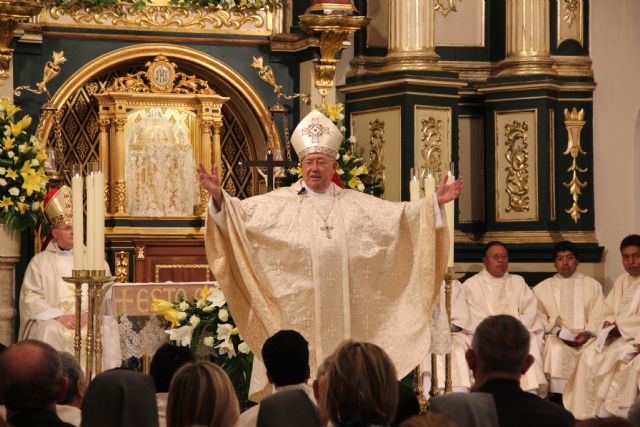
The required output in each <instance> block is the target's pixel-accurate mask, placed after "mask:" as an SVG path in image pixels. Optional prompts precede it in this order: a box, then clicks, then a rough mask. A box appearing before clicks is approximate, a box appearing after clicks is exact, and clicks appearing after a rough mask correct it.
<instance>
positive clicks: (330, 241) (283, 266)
mask: <svg viewBox="0 0 640 427" xmlns="http://www.w3.org/2000/svg"><path fill="white" fill-rule="evenodd" d="M343 138H344V137H343V135H342V133H341V132H340V130H339V129H338V128H337V127H336V126H335V125H334V124H333V123H332V122H331V121H330V120H329V119H328V118H326V117H325V116H324V115H323V114H322V113H320V112H319V111H313V112H311V113H310V114H309V115H307V116H306V117H305V118H304V119H303V120H302V122H301V123H300V124H299V125H298V126H297V127H296V129H295V130H294V132H293V134H292V138H291V142H292V145H293V147H294V149H295V150H296V153H297V154H298V157H299V159H300V166H301V169H302V177H303V178H302V179H301V180H300V181H298V182H296V183H295V184H293V185H292V186H290V187H287V188H279V189H277V190H275V191H272V192H270V193H267V194H264V195H260V196H256V197H251V198H248V199H245V200H239V199H237V198H235V197H231V196H230V195H229V194H227V193H226V192H225V191H223V190H222V188H221V187H220V178H219V176H218V168H217V166H214V168H213V173H212V174H209V173H207V172H206V171H205V170H204V169H203V168H202V167H200V168H199V174H200V183H201V185H202V186H203V187H204V188H205V189H206V190H207V191H208V192H209V194H210V195H211V199H210V203H209V214H208V216H207V229H206V249H207V258H208V261H209V264H210V266H211V269H212V271H213V272H214V274H215V277H216V279H217V280H218V282H219V283H220V285H221V287H222V290H223V291H224V294H225V296H226V297H227V301H228V302H229V307H230V309H231V311H232V313H233V318H234V320H236V322H237V324H238V328H239V331H240V334H242V336H243V338H244V339H245V340H246V342H247V343H248V344H249V347H250V348H251V350H252V351H253V352H254V354H256V355H259V354H260V350H261V348H262V345H263V343H264V341H265V340H266V339H267V338H268V337H269V336H270V335H272V334H274V333H275V332H277V331H278V330H281V329H293V330H296V331H298V332H300V333H301V334H302V335H303V336H304V337H305V338H306V339H307V340H308V341H309V352H310V358H309V364H310V369H311V372H316V369H317V365H318V363H320V362H322V361H323V360H324V359H325V357H327V356H328V355H330V354H331V353H332V352H333V351H334V349H335V348H336V347H337V346H338V344H340V343H341V342H342V341H344V340H345V339H348V338H353V339H356V340H359V341H367V342H372V343H375V344H377V345H379V346H380V347H382V348H383V349H384V350H385V351H386V352H387V353H388V354H389V355H390V356H391V358H392V360H393V361H394V363H395V365H396V369H397V371H398V374H399V375H401V376H404V375H406V374H407V373H409V372H410V371H411V370H412V369H413V368H415V367H416V366H417V365H418V364H419V363H420V362H422V361H423V360H424V359H425V358H426V355H427V353H428V351H429V341H430V339H429V336H430V327H429V326H430V323H431V309H432V306H433V304H434V303H435V301H436V300H437V296H438V294H439V291H440V284H441V282H442V279H443V276H444V270H445V267H446V261H447V250H448V242H447V240H448V239H447V235H446V229H445V228H443V226H444V224H441V225H437V223H438V216H439V215H441V209H440V208H439V206H441V205H443V204H444V203H447V202H449V201H451V200H454V199H455V198H457V197H458V195H459V193H460V190H461V188H462V181H461V180H460V179H458V180H457V181H456V182H455V183H452V184H450V185H446V184H444V183H442V184H441V185H440V187H439V188H438V190H437V192H436V193H435V195H434V196H433V197H426V198H424V199H423V200H421V201H416V202H410V203H393V202H389V201H385V200H382V199H379V198H376V197H372V196H369V195H366V194H363V193H360V192H358V191H353V190H346V189H342V188H340V187H339V186H337V185H335V184H333V183H332V178H333V176H334V174H335V171H336V168H337V162H336V159H337V156H338V150H339V147H340V144H341V142H342V141H343ZM255 360H256V362H257V363H254V371H253V372H254V375H252V388H251V395H252V397H253V399H259V398H261V397H264V396H265V392H267V393H268V391H269V390H268V388H266V386H267V385H268V384H267V381H266V375H264V366H263V365H262V364H261V363H259V361H258V359H257V357H256V359H255Z"/></svg>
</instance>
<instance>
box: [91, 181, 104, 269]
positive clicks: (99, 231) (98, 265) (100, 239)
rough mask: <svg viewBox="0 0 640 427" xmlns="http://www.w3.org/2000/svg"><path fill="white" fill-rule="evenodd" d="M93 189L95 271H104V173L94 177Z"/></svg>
mask: <svg viewBox="0 0 640 427" xmlns="http://www.w3.org/2000/svg"><path fill="white" fill-rule="evenodd" d="M93 189H94V191H95V208H94V209H95V210H94V212H95V213H94V214H95V221H96V222H95V229H96V231H95V244H94V248H93V250H94V255H93V257H94V262H95V267H94V270H104V173H102V172H97V173H95V174H94V175H93Z"/></svg>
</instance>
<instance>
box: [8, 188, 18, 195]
mask: <svg viewBox="0 0 640 427" xmlns="http://www.w3.org/2000/svg"><path fill="white" fill-rule="evenodd" d="M9 194H11V195H12V196H17V195H18V194H20V190H18V188H17V187H11V188H10V189H9Z"/></svg>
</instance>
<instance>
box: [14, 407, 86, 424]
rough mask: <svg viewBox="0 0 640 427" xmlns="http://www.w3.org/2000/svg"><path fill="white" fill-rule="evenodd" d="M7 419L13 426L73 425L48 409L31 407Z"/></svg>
mask: <svg viewBox="0 0 640 427" xmlns="http://www.w3.org/2000/svg"><path fill="white" fill-rule="evenodd" d="M7 421H8V422H9V424H10V425H11V426H12V427H36V426H37V427H73V425H72V424H68V423H65V422H64V421H62V420H61V419H60V418H59V417H58V415H56V413H55V412H53V411H51V410H48V409H29V410H26V411H20V412H17V413H15V414H13V415H11V416H10V417H9V418H8V419H7Z"/></svg>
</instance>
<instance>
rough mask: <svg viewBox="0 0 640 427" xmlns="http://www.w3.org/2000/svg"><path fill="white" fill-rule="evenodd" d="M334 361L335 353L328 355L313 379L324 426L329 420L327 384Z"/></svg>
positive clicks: (314, 393) (314, 392)
mask: <svg viewBox="0 0 640 427" xmlns="http://www.w3.org/2000/svg"><path fill="white" fill-rule="evenodd" d="M332 362H333V355H329V356H327V357H326V358H325V359H324V360H323V361H322V363H321V364H320V366H318V371H317V373H316V379H315V380H313V395H314V397H315V398H316V403H317V404H318V409H319V410H320V420H321V422H322V425H323V426H326V425H327V423H328V422H329V409H328V408H327V391H328V390H327V388H328V387H327V386H328V384H329V369H330V368H331V363H332Z"/></svg>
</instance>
